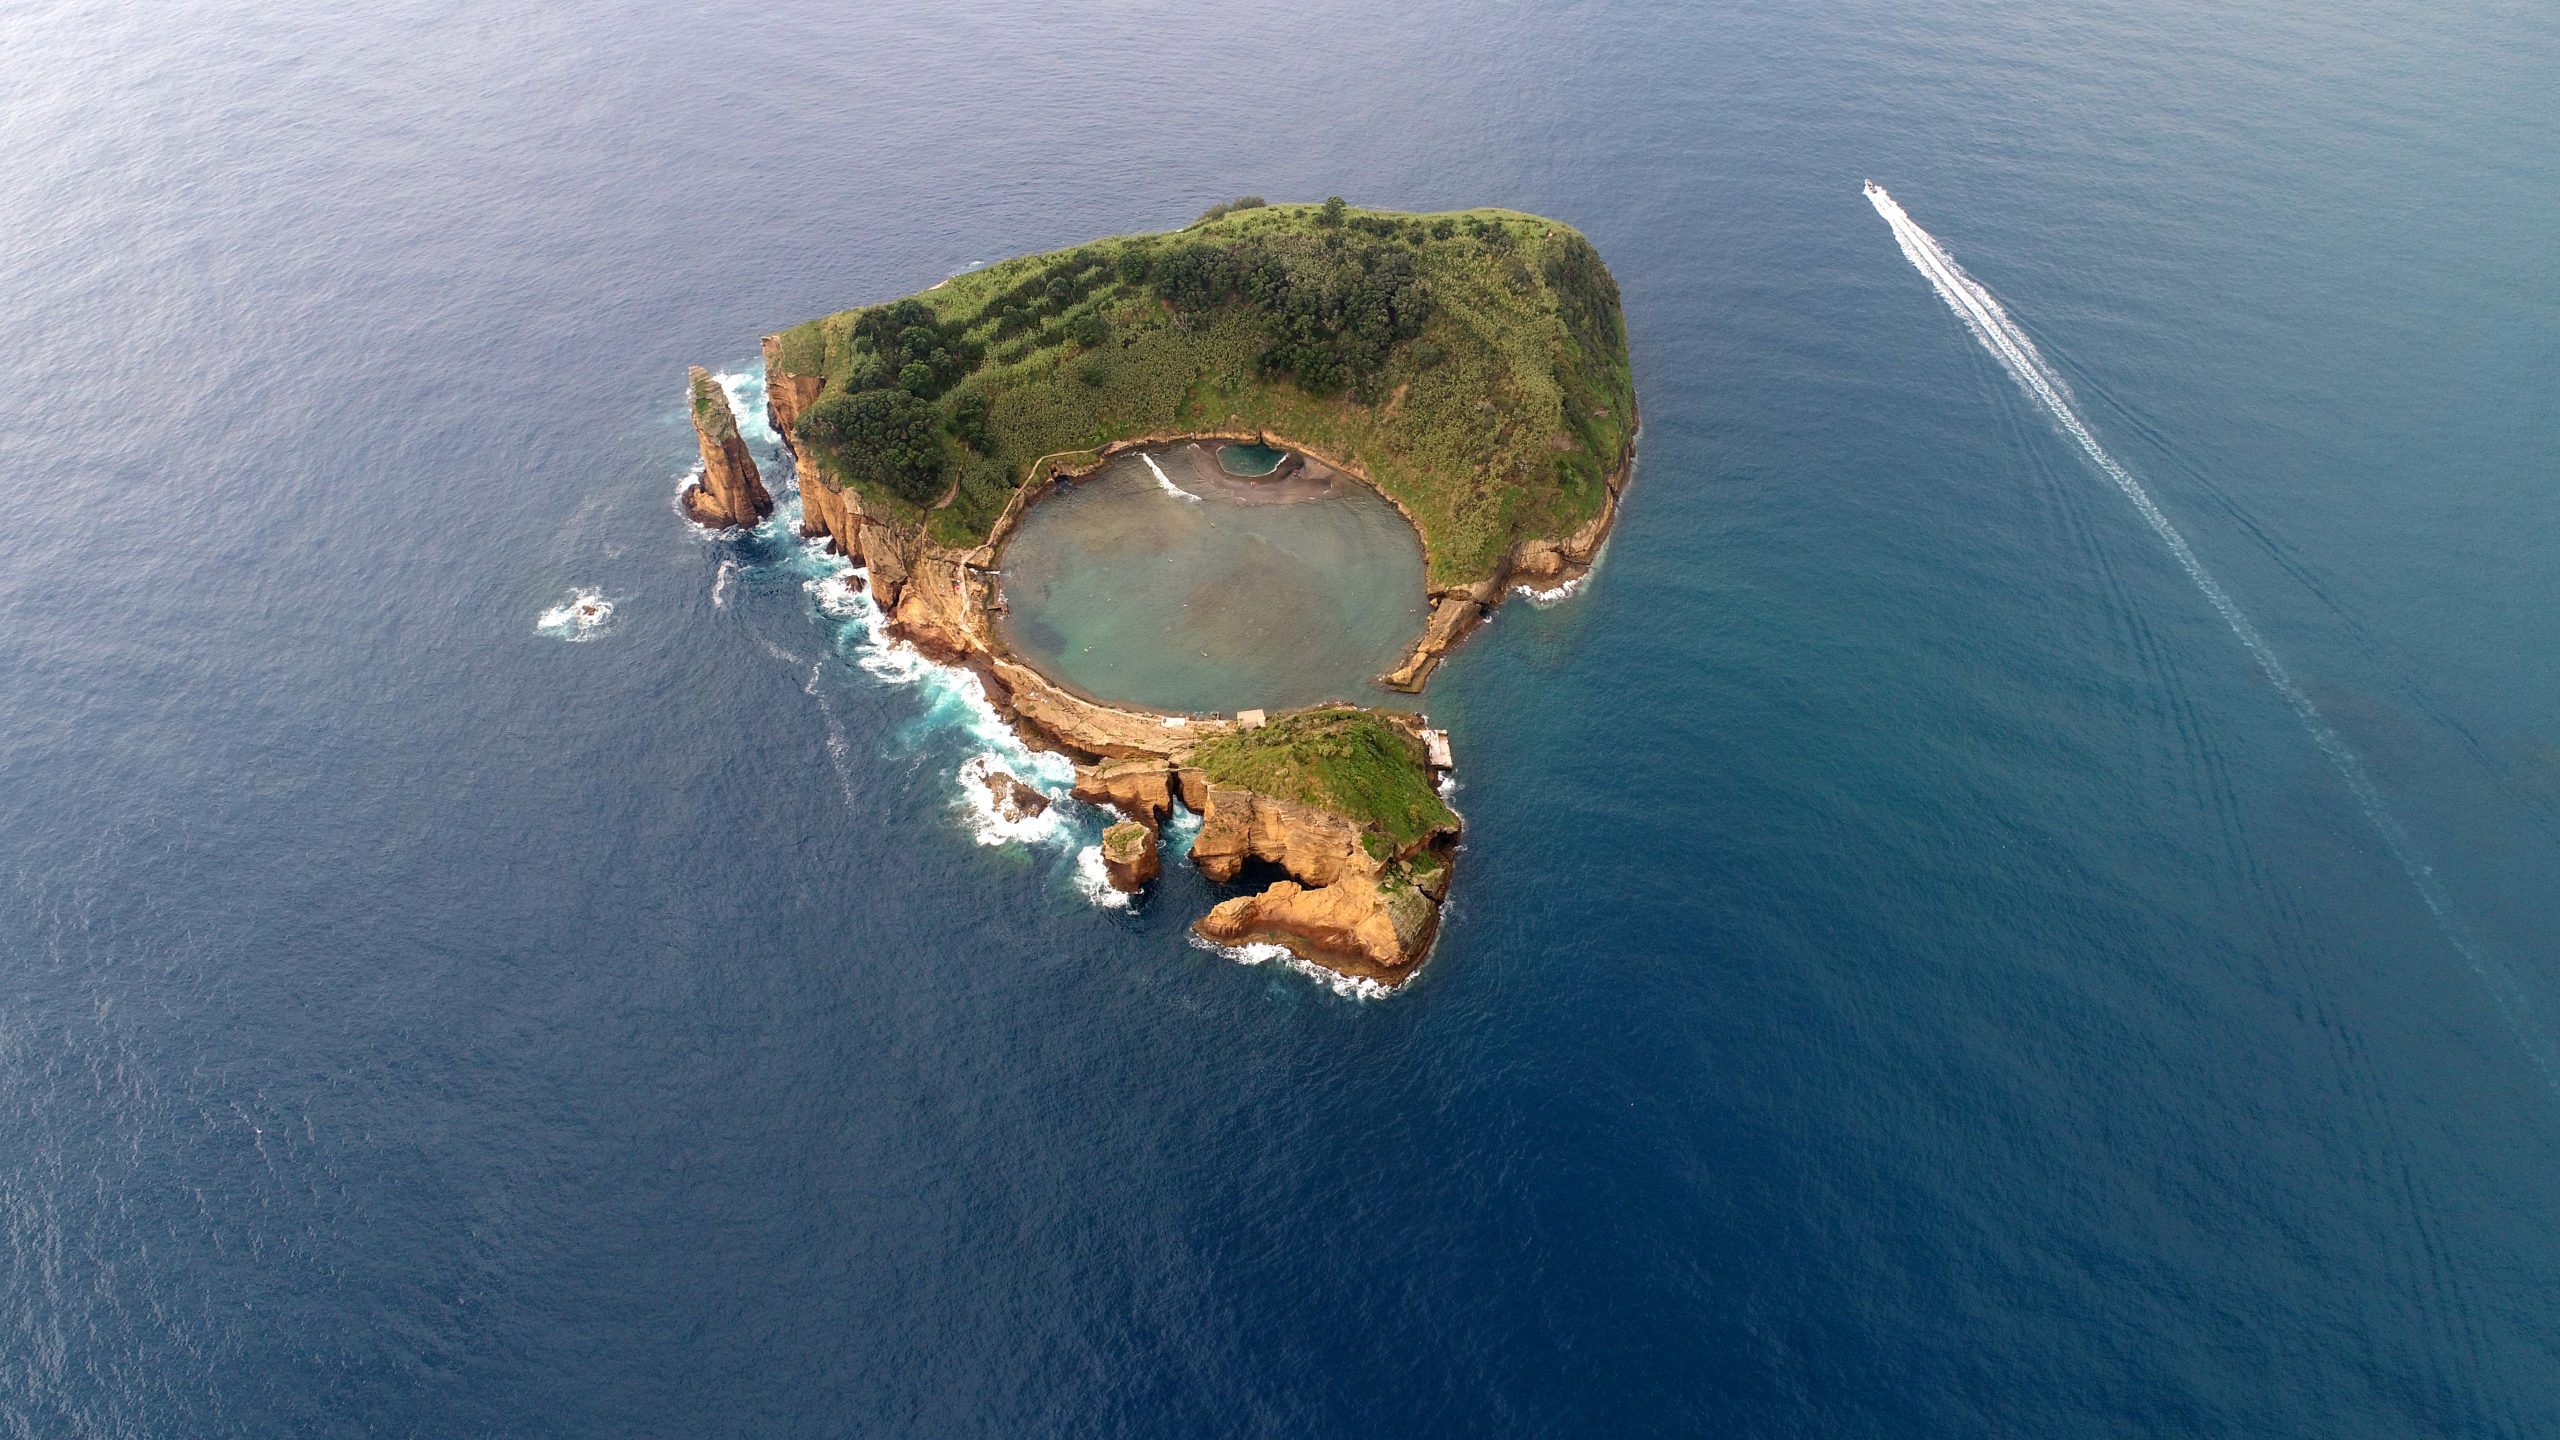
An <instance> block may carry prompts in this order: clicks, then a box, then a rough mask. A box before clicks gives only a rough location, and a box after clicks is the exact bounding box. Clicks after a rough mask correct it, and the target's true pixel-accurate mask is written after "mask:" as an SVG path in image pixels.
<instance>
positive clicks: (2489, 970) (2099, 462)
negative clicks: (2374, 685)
mask: <svg viewBox="0 0 2560 1440" xmlns="http://www.w3.org/2000/svg"><path fill="white" fill-rule="evenodd" d="M1864 190H1865V194H1866V197H1867V200H1868V202H1869V203H1870V204H1872V205H1874V206H1875V207H1876V213H1877V214H1878V215H1881V216H1883V217H1884V223H1885V224H1886V225H1888V226H1890V227H1892V229H1893V238H1894V241H1895V243H1896V244H1898V245H1900V246H1901V247H1902V254H1903V258H1904V259H1907V260H1909V261H1910V262H1911V265H1912V268H1913V269H1916V270H1918V271H1919V272H1920V274H1921V276H1922V278H1924V279H1926V280H1927V281H1928V282H1929V288H1931V289H1933V290H1935V291H1937V292H1938V298H1939V299H1941V300H1944V301H1946V302H1947V308H1948V309H1950V310H1953V311H1954V312H1955V313H1956V318H1957V319H1960V320H1962V321H1963V322H1964V325H1965V328H1966V329H1968V330H1970V331H1972V332H1973V338H1975V339H1976V340H1979V341H1981V342H1982V348H1984V349H1985V350H1988V351H1990V352H1991V354H1992V358H1994V359H1996V360H1998V361H1999V362H2000V367H2001V368H2002V369H2004V370H2006V371H2008V372H2009V375H2010V378H2011V379H2014V380H2016V381H2017V382H2018V385H2019V388H2021V389H2023V390H2025V391H2026V392H2027V398H2029V399H2030V400H2033V401H2034V402H2035V403H2036V404H2037V406H2038V407H2040V408H2041V409H2043V410H2044V412H2045V413H2046V414H2048V415H2050V416H2051V417H2053V420H2054V422H2055V423H2056V424H2059V425H2060V426H2061V427H2062V430H2063V433H2064V434H2066V435H2068V436H2070V437H2071V440H2072V442H2073V443H2075V444H2077V445H2078V446H2079V447H2080V450H2081V453H2083V454H2085V455H2087V456H2088V457H2089V460H2090V462H2091V463H2092V464H2094V465H2096V466H2097V467H2098V470H2099V472H2100V473H2102V474H2104V475H2105V476H2106V477H2107V479H2108V480H2110V481H2112V482H2114V484H2115V487H2116V489H2117V490H2119V491H2121V492H2123V494H2124V497H2125V498H2126V499H2127V500H2130V501H2132V502H2133V508H2134V509H2135V510H2136V511H2138V512H2140V513H2141V515H2142V519H2143V523H2144V524H2146V525H2149V526H2150V527H2151V533H2152V534H2154V535H2157V536H2159V537H2160V542H2161V543H2162V544H2164V545H2166V546H2168V547H2169V553H2170V555H2171V556H2173V557H2174V558H2175V559H2176V560H2177V562H2178V568H2179V569H2181V570H2184V571H2185V572H2186V574H2187V578H2188V579H2189V580H2190V581H2192V582H2194V584H2195V587H2196V589H2197V590H2198V591H2199V592H2201V593H2202V594H2203V595H2204V598H2205V599H2206V600H2207V601H2208V602H2209V603H2211V604H2212V606H2213V608H2214V611H2215V613H2217V614H2219V615H2220V616H2221V617H2222V621H2223V623H2224V624H2225V625H2227V626H2229V627H2230V628H2231V633H2232V634H2233V635H2234V636H2236V637H2237V638H2238V639H2239V641H2240V645H2241V648H2243V649H2245V650H2247V651H2248V652H2249V658H2250V659H2251V660H2254V661H2256V662H2257V666H2258V669H2259V671H2260V672H2261V673H2263V674H2264V675H2265V676H2266V677H2267V683H2269V684H2270V685H2273V686H2274V687H2275V689H2276V693H2277V694H2278V695H2281V696H2283V697H2284V702H2285V704H2286V705H2287V706H2289V707H2290V708H2291V709H2292V710H2293V713H2294V717H2295V718H2296V719H2298V720H2300V721H2301V722H2302V728H2303V730H2304V731H2305V732H2306V733H2308V734H2309V735H2310V737H2311V743H2312V744H2314V745H2315V746H2318V747H2319V750H2320V753H2321V754H2323V755H2325V756H2327V757H2328V759H2329V763H2330V765H2331V766H2333V767H2334V768H2335V769H2336V770H2337V772H2338V777H2339V778H2340V779H2341V780H2344V781H2345V782H2346V786H2347V789H2348V791H2349V792H2350V793H2351V794H2353V795H2354V796H2355V800H2356V804H2357V806H2358V807H2360V808H2361V809H2362V810H2363V811H2364V817H2365V819H2366V820H2367V821H2369V822H2370V823H2371V824H2372V825H2373V828H2374V831H2375V832H2376V833H2377V834H2379V835H2380V836H2381V837H2382V843H2383V846H2384V847H2385V848H2386V849H2388V850H2389V851H2390V852H2391V858H2392V859H2393V860H2395V861H2397V862H2398V863H2399V866H2400V869H2401V871H2402V873H2404V874H2406V875H2407V876H2408V878H2409V883H2410V884H2411V885H2413V886H2415V887H2416V889H2417V891H2418V897H2419V898H2420V899H2421V900H2423V901H2425V902H2426V906H2427V910H2428V912H2429V913H2430V914H2432V915H2433V916H2434V917H2435V921H2436V927H2437V928H2438V929H2439V930H2440V931H2442V932H2443V934H2444V937H2445V940H2446V941H2447V942H2448V943H2449V944H2451V945H2452V946H2453V948H2454V949H2455V950H2456V951H2458V952H2460V953H2461V955H2462V958H2463V959H2464V960H2466V961H2468V962H2469V963H2470V965H2471V968H2472V971H2473V973H2475V974H2477V975H2478V976H2479V977H2480V979H2481V981H2482V982H2483V983H2484V984H2486V985H2487V986H2488V987H2489V993H2490V996H2491V998H2492V999H2493V1000H2495V1001H2496V1002H2497V1005H2498V1009H2499V1011H2500V1013H2501V1014H2503V1015H2504V1016H2505V1018H2506V1021H2507V1024H2508V1026H2509V1028H2510V1029H2512V1030H2513V1031H2514V1032H2515V1037H2516V1041H2517V1043H2518V1044H2519V1045H2521V1046H2522V1047H2523V1048H2524V1051H2525V1053H2526V1055H2527V1056H2528V1057H2529V1058H2530V1059H2531V1060H2532V1061H2533V1063H2534V1065H2535V1066H2536V1067H2537V1068H2539V1069H2540V1070H2541V1071H2542V1079H2543V1083H2544V1084H2545V1085H2547V1086H2550V1087H2551V1088H2553V1089H2554V1090H2555V1091H2560V1066H2555V1063H2554V1060H2553V1057H2552V1053H2551V1043H2550V1041H2549V1040H2548V1038H2546V1037H2545V1036H2544V1034H2543V1032H2542V1027H2541V1026H2540V1025H2539V1024H2538V1023H2537V1022H2536V1021H2535V1019H2534V1017H2533V1010H2532V1004H2531V1001H2530V1000H2529V999H2528V997H2527V996H2526V995H2525V993H2524V991H2523V989H2522V988H2521V987H2520V986H2519V985H2518V984H2517V983H2516V979H2515V977H2514V976H2513V975H2511V974H2509V973H2508V972H2507V970H2506V968H2505V967H2504V966H2502V965H2500V964H2498V963H2497V962H2495V961H2493V960H2491V959H2489V958H2488V957H2486V956H2484V955H2483V954H2482V953H2481V952H2480V949H2479V947H2478V946H2477V945H2476V944H2474V943H2473V941H2472V940H2471V937H2470V935H2469V933H2468V931H2467V930H2466V929H2465V927H2464V926H2463V924H2462V922H2461V920H2460V918H2459V917H2458V916H2456V914H2455V913H2454V909H2453V899H2452V897H2451V896H2450V895H2448V894H2447V893H2446V892H2445V888H2444V886H2443V884H2442V883H2441V882H2440V881H2438V880H2437V879H2436V875H2435V869H2434V867H2433V866H2431V865H2429V864H2427V862H2426V861H2425V860H2424V859H2422V858H2420V856H2419V853H2418V850H2417V846H2416V845H2415V843H2414V842H2413V841H2411V839H2410V838H2409V834H2408V832H2407V831H2406V830H2405V829H2403V828H2402V827H2401V824H2400V821H2399V818H2398V817H2397V816H2395V815H2393V814H2392V812H2391V807H2390V806H2389V805H2388V804H2386V803H2385V802H2384V800H2383V798H2382V792H2381V791H2380V790H2378V789H2376V788H2375V786H2374V783H2373V777H2372V776H2371V775H2369V774H2367V773H2366V771H2365V768H2364V761H2363V760H2362V759H2360V758H2358V756H2357V755H2356V752H2355V751H2354V750H2353V749H2351V748H2350V747H2349V746H2348V745H2347V742H2346V740H2345V739H2344V738H2343V737H2341V736H2340V735H2339V734H2338V732H2337V730H2336V729H2335V728H2333V727H2332V726H2331V725H2330V724H2329V722H2328V720H2327V718H2326V717H2324V716H2322V715H2321V713H2320V707H2318V706H2317V705H2314V704H2312V703H2311V697H2310V696H2309V695H2307V694H2305V693H2304V692H2303V689H2302V687H2301V686H2300V685H2298V684H2296V683H2295V682H2294V679H2293V676H2292V674H2291V673H2290V672H2288V671H2287V670H2286V669H2285V666H2284V661H2283V660H2282V659H2281V658H2279V657H2278V656H2277V654H2276V652H2275V649H2274V648H2273V647H2272V646H2270V645H2268V644H2267V641H2266V637H2265V636H2263V635H2261V634H2259V633H2258V627H2257V625H2256V624H2255V623H2253V622H2252V621H2251V620H2250V619H2249V617H2248V615H2247V614H2246V613H2244V612H2243V611H2242V610H2241V609H2240V606H2239V604H2238V602H2236V601H2234V600H2233V599H2232V598H2231V594H2230V592H2229V591H2226V590H2224V589H2223V588H2222V583H2221V582H2220V581H2218V580H2216V579H2214V578H2213V573H2212V572H2211V571H2209V570H2207V569H2205V567H2204V562H2203V561H2202V560H2200V559H2198V558H2197V557H2196V552H2195V550H2194V548H2193V547H2191V546H2190V545H2188V544H2187V537H2186V536H2185V535H2184V534H2181V533H2180V532H2179V530H2178V527H2177V526H2176V525H2175V524H2173V523H2171V521H2170V519H2169V517H2168V516H2167V515H2165V514H2163V513H2161V510H2160V507H2159V505H2158V504H2156V503H2154V502H2153V500H2152V498H2151V493H2150V492H2149V491H2147V490H2145V489H2143V488H2142V482H2141V481H2139V480H2136V479H2134V478H2133V475H2132V473H2131V472H2129V471H2127V470H2126V469H2125V468H2124V467H2123V466H2122V465H2119V464H2117V463H2116V459H2115V457H2114V456H2112V455H2109V454H2108V453H2107V451H2106V448H2105V447H2104V446H2102V445H2100V444H2099V443H2098V437H2097V436H2096V435H2094V434H2092V433H2090V430H2089V425H2088V422H2087V421H2085V420H2083V419H2082V418H2081V416H2080V412H2079V411H2078V410H2077V409H2075V408H2074V407H2073V405H2072V403H2071V390H2070V387H2069V386H2068V385H2066V384H2064V383H2063V379H2062V376H2061V374H2060V372H2058V371H2056V370H2055V369H2054V368H2053V367H2052V366H2051V365H2050V364H2049V363H2047V362H2046V360H2045V358H2044V355H2043V352H2041V351H2039V350H2037V349H2036V346H2035V342H2034V341H2033V340H2031V339H2029V338H2028V336H2027V332H2026V331H2025V330H2024V329H2023V328H2021V327H2020V326H2019V324H2018V322H2017V321H2015V320H2013V319H2011V318H2010V316H2009V312H2008V311H2007V310H2005V309H2003V308H2001V305H2000V302H1999V300H1998V299H1996V298H1995V297H1994V296H1993V295H1992V293H1991V292H1990V290H1988V289H1986V288H1985V287H1984V286H1983V285H1982V283H1981V282H1980V281H1978V280H1976V279H1974V278H1973V277H1972V276H1971V275H1968V274H1966V273H1965V270H1964V267H1963V266H1961V265H1958V264H1957V263H1956V258H1955V256H1953V255H1951V254H1949V253H1948V252H1947V248H1946V247H1945V246H1943V245H1941V244H1939V243H1938V240H1937V237H1935V236H1933V235H1931V234H1930V233H1929V232H1928V231H1926V230H1923V229H1921V228H1920V226H1919V224H1918V223H1917V222H1916V221H1914V220H1913V219H1912V218H1911V216H1910V215H1909V214H1908V213H1906V212H1905V211H1904V210H1903V208H1902V207H1901V206H1900V205H1899V204H1896V203H1895V201H1894V198H1893V196H1891V195H1890V194H1887V193H1886V192H1885V188H1884V187H1883V186H1881V185H1879V184H1877V183H1876V182H1874V181H1873V180H1869V181H1868V182H1866V185H1865V187H1864Z"/></svg>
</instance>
